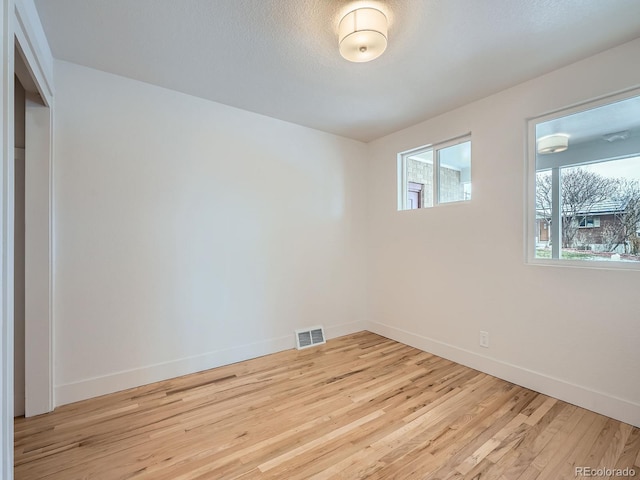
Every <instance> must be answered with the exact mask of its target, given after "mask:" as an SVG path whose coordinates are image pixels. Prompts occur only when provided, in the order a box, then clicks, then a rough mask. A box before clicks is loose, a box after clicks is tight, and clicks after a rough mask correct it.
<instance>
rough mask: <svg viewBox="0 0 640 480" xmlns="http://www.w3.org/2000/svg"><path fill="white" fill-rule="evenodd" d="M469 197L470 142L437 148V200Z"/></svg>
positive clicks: (445, 201) (466, 198)
mask: <svg viewBox="0 0 640 480" xmlns="http://www.w3.org/2000/svg"><path fill="white" fill-rule="evenodd" d="M470 198H471V142H464V143H459V144H458V145H453V146H451V147H446V148H442V149H440V150H438V202H439V203H447V202H460V201H463V200H469V199H470Z"/></svg>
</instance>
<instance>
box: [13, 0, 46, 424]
mask: <svg viewBox="0 0 640 480" xmlns="http://www.w3.org/2000/svg"><path fill="white" fill-rule="evenodd" d="M14 2H15V9H14V15H15V25H14V34H15V45H16V52H17V53H16V54H15V55H16V56H17V57H18V58H15V59H14V67H15V75H16V76H17V77H18V78H19V79H20V82H21V83H22V85H23V87H25V90H26V97H27V103H26V109H25V133H26V136H25V141H26V144H25V414H26V416H27V417H30V416H33V415H39V414H42V413H46V412H50V411H52V410H53V407H54V397H53V395H54V386H53V314H52V312H53V295H52V293H53V288H52V285H53V279H52V272H53V269H52V259H53V248H52V247H53V244H52V222H51V220H52V216H53V211H52V205H53V188H52V137H53V134H52V133H53V116H52V108H51V107H52V104H53V89H52V79H51V78H50V75H51V72H49V74H47V71H46V70H45V65H46V63H47V59H48V58H49V59H50V58H51V57H50V53H49V55H47V54H46V53H47V52H44V53H43V52H42V35H43V32H39V31H38V30H37V29H36V28H35V27H34V23H35V22H39V19H38V18H37V12H36V11H35V10H34V8H35V7H34V5H33V3H32V2H24V1H22V0H14ZM38 25H39V23H38ZM40 28H41V27H40ZM39 33H40V34H41V35H38V34H39ZM39 39H40V42H39V41H38V40H39ZM44 42H45V45H46V39H45V40H44ZM47 48H48V47H47Z"/></svg>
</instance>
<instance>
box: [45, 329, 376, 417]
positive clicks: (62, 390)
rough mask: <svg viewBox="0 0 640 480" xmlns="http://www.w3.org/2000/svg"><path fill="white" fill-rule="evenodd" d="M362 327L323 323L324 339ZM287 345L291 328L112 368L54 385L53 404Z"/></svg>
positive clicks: (291, 338)
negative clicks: (160, 360) (159, 360)
mask: <svg viewBox="0 0 640 480" xmlns="http://www.w3.org/2000/svg"><path fill="white" fill-rule="evenodd" d="M362 330H364V322H351V323H345V324H340V325H333V326H329V327H325V335H326V337H327V338H328V339H331V338H336V337H341V336H343V335H349V334H350V333H356V332H360V331H362ZM291 348H295V337H294V333H293V331H291V335H287V336H284V337H278V338H271V339H267V340H263V341H261V342H256V343H250V344H247V345H240V346H237V347H232V348H227V349H224V350H216V351H213V352H208V353H204V354H201V355H195V356H192V357H186V358H181V359H178V360H172V361H168V362H163V363H158V364H155V365H148V366H145V367H140V368H134V369H131V370H125V371H121V372H115V373H111V374H108V375H103V376H100V377H93V378H88V379H85V380H80V381H77V382H72V383H67V384H63V385H56V387H55V402H56V403H55V405H56V406H60V405H65V404H67V403H73V402H78V401H80V400H86V399H88V398H93V397H98V396H100V395H106V394H108V393H113V392H119V391H121V390H126V389H128V388H133V387H139V386H141V385H147V384H149V383H153V382H160V381H162V380H168V379H170V378H175V377H180V376H182V375H188V374H190V373H195V372H200V371H203V370H209V369H210V368H216V367H221V366H223V365H229V364H231V363H236V362H241V361H243V360H249V359H252V358H257V357H261V356H263V355H268V354H271V353H276V352H281V351H283V350H289V349H291Z"/></svg>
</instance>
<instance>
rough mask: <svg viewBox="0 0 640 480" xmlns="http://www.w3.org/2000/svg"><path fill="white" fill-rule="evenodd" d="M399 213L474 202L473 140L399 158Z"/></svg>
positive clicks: (457, 140) (418, 150) (432, 148)
mask: <svg viewBox="0 0 640 480" xmlns="http://www.w3.org/2000/svg"><path fill="white" fill-rule="evenodd" d="M398 193H399V195H398V210H413V209H416V208H427V207H433V206H435V205H439V204H444V203H451V202H464V201H468V200H471V139H470V137H469V136H465V137H461V138H458V139H455V140H451V141H449V142H443V143H439V144H436V145H428V146H425V147H421V148H417V149H414V150H410V151H408V152H403V153H400V154H399V155H398Z"/></svg>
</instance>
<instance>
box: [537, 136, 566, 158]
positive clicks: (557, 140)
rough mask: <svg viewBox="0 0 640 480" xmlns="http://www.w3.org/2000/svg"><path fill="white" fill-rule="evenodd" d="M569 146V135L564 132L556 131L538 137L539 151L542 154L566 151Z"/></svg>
mask: <svg viewBox="0 0 640 480" xmlns="http://www.w3.org/2000/svg"><path fill="white" fill-rule="evenodd" d="M567 148H569V135H567V134H564V133H555V134H553V135H547V136H546V137H540V138H539V139H538V153H540V154H542V155H545V154H547V153H559V152H564V151H565V150H566V149H567Z"/></svg>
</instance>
